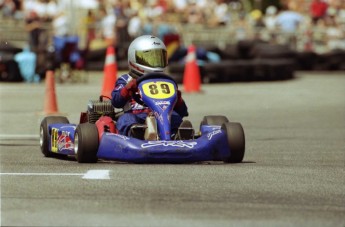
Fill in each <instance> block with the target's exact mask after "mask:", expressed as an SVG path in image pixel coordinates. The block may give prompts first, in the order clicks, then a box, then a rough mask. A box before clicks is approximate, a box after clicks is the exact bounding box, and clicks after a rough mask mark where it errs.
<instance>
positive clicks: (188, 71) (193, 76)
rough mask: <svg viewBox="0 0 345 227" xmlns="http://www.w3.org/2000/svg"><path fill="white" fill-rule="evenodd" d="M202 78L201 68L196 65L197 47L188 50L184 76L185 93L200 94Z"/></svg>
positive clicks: (192, 46) (190, 47)
mask: <svg viewBox="0 0 345 227" xmlns="http://www.w3.org/2000/svg"><path fill="white" fill-rule="evenodd" d="M200 84H201V76H200V70H199V66H198V65H197V63H196V53H195V46H194V45H191V46H189V48H188V54H187V57H186V65H185V68H184V75H183V86H184V90H185V92H200Z"/></svg>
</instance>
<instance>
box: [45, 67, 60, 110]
mask: <svg viewBox="0 0 345 227" xmlns="http://www.w3.org/2000/svg"><path fill="white" fill-rule="evenodd" d="M45 80H46V82H45V83H46V91H45V100H44V110H43V112H44V114H54V113H57V112H58V107H57V101H56V95H55V78H54V72H53V71H51V70H48V71H47V72H46V79H45Z"/></svg>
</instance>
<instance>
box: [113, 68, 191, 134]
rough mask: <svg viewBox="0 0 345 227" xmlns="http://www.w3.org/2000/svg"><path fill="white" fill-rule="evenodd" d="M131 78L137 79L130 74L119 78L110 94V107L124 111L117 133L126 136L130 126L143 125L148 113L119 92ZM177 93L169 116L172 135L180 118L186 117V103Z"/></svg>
mask: <svg viewBox="0 0 345 227" xmlns="http://www.w3.org/2000/svg"><path fill="white" fill-rule="evenodd" d="M133 78H137V76H136V75H134V74H132V73H128V74H124V75H122V76H120V77H119V78H118V79H117V81H116V84H115V88H114V90H113V91H112V93H111V103H112V105H113V106H114V107H115V108H123V110H124V114H123V115H122V116H120V117H119V119H118V121H117V123H116V125H117V129H118V130H119V133H120V134H121V135H126V136H129V133H130V128H131V126H132V125H134V124H143V123H144V122H145V119H146V117H147V115H148V113H149V112H150V110H149V109H148V107H145V106H142V105H140V104H139V103H137V102H136V101H135V100H134V99H133V98H132V97H126V96H124V95H123V92H121V90H122V89H125V86H126V85H127V84H128V83H129V82H130V81H131V80H132V79H133ZM178 93H179V94H178V100H177V102H176V104H175V107H174V110H173V111H172V114H171V131H172V135H173V134H174V133H176V131H177V129H178V127H179V126H180V124H181V123H182V118H183V117H186V116H188V108H187V106H186V103H185V102H184V100H183V99H182V98H181V95H180V94H181V93H180V91H178Z"/></svg>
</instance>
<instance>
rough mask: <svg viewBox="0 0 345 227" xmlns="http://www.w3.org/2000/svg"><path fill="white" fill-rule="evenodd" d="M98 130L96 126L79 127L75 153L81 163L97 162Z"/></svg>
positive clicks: (75, 139)
mask: <svg viewBox="0 0 345 227" xmlns="http://www.w3.org/2000/svg"><path fill="white" fill-rule="evenodd" d="M98 145H99V141H98V130H97V127H96V125H94V124H90V123H84V124H80V125H78V127H77V129H76V131H75V135H74V153H75V157H76V159H77V161H78V162H79V163H95V162H97V150H98Z"/></svg>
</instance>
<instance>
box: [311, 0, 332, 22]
mask: <svg viewBox="0 0 345 227" xmlns="http://www.w3.org/2000/svg"><path fill="white" fill-rule="evenodd" d="M327 8H328V4H327V3H326V2H325V1H324V0H313V1H312V2H311V4H310V14H311V18H312V20H313V23H314V24H316V23H317V22H318V20H320V19H323V18H324V17H325V15H326V12H327Z"/></svg>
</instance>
